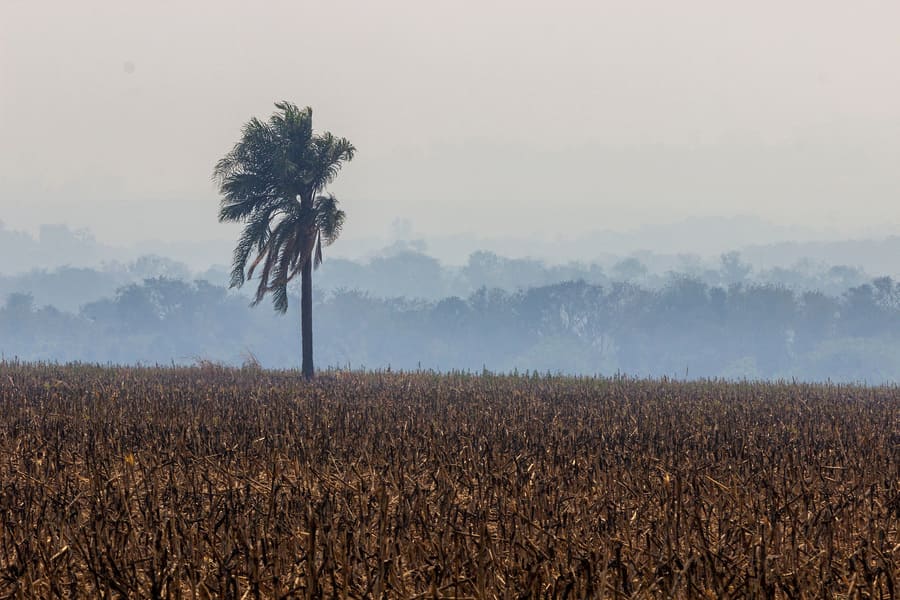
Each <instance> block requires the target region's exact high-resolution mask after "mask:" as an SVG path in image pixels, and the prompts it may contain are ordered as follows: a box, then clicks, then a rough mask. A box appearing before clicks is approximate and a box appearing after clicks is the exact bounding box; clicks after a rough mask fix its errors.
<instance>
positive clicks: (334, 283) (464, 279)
mask: <svg viewBox="0 0 900 600" xmlns="http://www.w3.org/2000/svg"><path fill="white" fill-rule="evenodd" d="M667 267H671V268H667ZM315 277H316V285H317V286H318V289H317V295H316V301H315V308H314V314H315V319H316V329H315V339H316V345H317V353H318V357H319V363H320V364H321V365H322V366H332V367H338V368H347V367H350V368H363V367H364V368H388V367H390V368H393V369H438V370H450V369H467V370H481V369H484V368H486V369H489V370H493V371H514V370H518V371H520V372H523V371H532V372H534V371H536V372H539V373H546V372H548V371H549V372H554V373H555V372H563V373H580V374H596V373H602V374H611V373H617V372H621V373H626V374H631V375H637V376H663V375H665V376H669V377H678V378H685V377H687V378H694V377H726V378H751V379H756V378H797V379H804V380H826V379H830V380H833V381H866V382H869V383H882V382H897V381H898V378H900V284H898V282H896V281H894V280H893V279H892V278H890V277H885V276H881V277H879V276H876V275H874V274H869V273H866V272H864V271H863V270H861V269H859V268H855V267H849V266H827V265H821V264H815V263H811V262H808V261H807V262H799V263H797V264H796V265H794V266H793V267H790V268H770V269H765V270H757V269H754V268H753V266H751V265H750V264H748V263H746V262H744V261H743V260H742V258H741V256H740V255H739V254H737V253H730V254H725V255H723V256H721V257H720V258H719V259H717V260H716V261H702V260H700V259H697V258H692V257H680V258H670V259H668V263H666V262H664V261H662V260H661V259H660V258H659V257H655V258H654V257H652V256H651V257H644V258H643V259H642V257H638V256H630V257H624V258H619V259H617V260H614V261H611V262H609V264H603V265H601V264H580V263H570V264H566V265H547V264H544V263H542V262H540V261H536V260H525V259H508V258H504V257H501V256H498V255H496V254H493V253H490V252H476V253H474V254H472V255H471V256H470V257H469V260H468V261H467V263H466V264H465V265H463V266H461V267H447V266H445V265H442V264H441V263H440V262H439V261H437V260H435V259H434V258H432V257H430V256H427V255H426V254H424V253H423V252H421V251H419V250H418V249H416V248H415V247H410V246H399V247H395V248H393V249H392V250H391V251H390V252H385V253H383V254H382V255H380V256H378V257H376V258H373V259H371V260H369V261H367V262H354V261H349V260H341V259H330V260H326V262H325V265H324V266H323V268H322V269H321V270H320V271H318V272H317V274H316V276H315ZM225 281H227V271H226V269H224V268H222V267H220V268H213V269H210V270H208V271H205V272H202V273H198V272H194V271H191V270H189V269H188V268H187V267H185V266H184V265H181V264H180V263H177V262H175V261H171V260H168V259H164V258H159V257H152V256H148V257H143V258H141V259H138V260H136V261H132V262H130V263H127V264H119V263H110V264H107V265H106V266H104V267H102V268H74V267H60V268H56V269H52V270H32V271H28V272H25V273H20V274H17V275H9V276H0V298H3V304H2V308H0V352H2V353H3V355H4V357H5V358H6V359H12V358H14V357H18V358H19V359H23V360H44V361H88V362H99V363H107V362H114V363H138V362H140V363H145V364H148V363H149V364H153V363H161V364H169V363H172V362H175V363H192V362H198V361H214V362H222V363H227V364H241V363H242V362H244V361H251V362H252V361H258V362H259V363H261V364H262V365H263V366H265V367H272V368H293V367H295V366H297V365H298V363H299V343H300V342H299V315H298V308H297V298H298V293H297V291H296V290H295V291H294V292H292V294H293V296H292V298H291V301H292V303H293V304H292V306H291V309H290V310H289V313H288V315H287V316H279V315H276V314H274V313H273V311H272V310H271V307H270V306H269V305H268V303H264V304H263V305H261V306H258V307H256V308H250V307H249V306H248V305H249V298H248V297H247V296H246V295H244V294H243V293H238V292H234V291H230V290H227V289H226V288H225V286H224V282H225Z"/></svg>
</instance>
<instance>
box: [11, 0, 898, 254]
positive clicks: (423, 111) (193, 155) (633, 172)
mask: <svg viewBox="0 0 900 600" xmlns="http://www.w3.org/2000/svg"><path fill="white" fill-rule="evenodd" d="M898 24H900V2H896V0H884V1H872V0H854V1H853V2H847V1H846V0H841V1H829V0H816V1H802V2H801V1H791V0H778V1H768V0H765V1H763V0H759V1H755V2H731V1H723V0H710V1H699V0H680V1H678V2H671V1H658V2H649V1H641V0H623V1H616V2H609V1H592V2H573V1H557V2H553V3H550V2H531V1H523V0H517V1H514V2H513V1H510V2H497V1H490V0H480V1H468V0H466V1H461V0H457V1H454V2H436V1H423V0H379V1H378V2H370V1H365V2H363V1H345V2H333V1H315V2H313V1H298V0H294V1H291V2H256V3H251V2H246V1H242V2H226V1H222V0H216V1H211V0H204V1H202V2H201V1H192V2H170V1H155V2H134V1H125V0H116V1H91V0H79V1H78V2H66V1H62V0H58V1H52V2H37V1H35V0H28V1H22V0H0V220H2V221H4V222H5V223H6V225H7V226H8V227H13V228H20V229H32V230H33V229H34V228H36V226H37V225H38V224H40V223H67V224H69V225H71V226H73V227H90V228H91V229H92V230H94V231H95V232H96V234H97V237H98V238H99V239H101V240H103V241H105V242H109V243H115V244H122V243H128V242H130V241H133V240H140V239H149V238H158V239H163V240H187V239H213V238H224V237H229V236H231V235H232V232H231V230H229V229H227V228H226V227H225V226H222V225H219V224H218V223H217V222H216V218H215V215H216V207H217V196H216V192H215V189H214V187H213V184H212V182H211V181H210V179H209V175H210V171H211V168H212V166H213V164H214V163H215V161H216V160H217V159H218V158H219V157H220V156H221V155H222V154H223V153H225V152H226V151H227V150H228V149H229V148H230V146H231V145H232V144H233V143H234V141H235V140H236V139H237V136H238V133H239V130H240V127H241V125H242V124H243V123H244V122H245V121H246V120H247V119H248V118H249V117H250V116H253V115H257V116H260V117H266V116H268V115H269V114H270V113H271V111H272V103H273V102H274V101H276V100H280V99H288V100H291V101H293V102H295V103H297V104H300V105H311V106H312V107H313V108H314V110H315V124H316V127H317V128H318V129H328V130H331V131H332V132H333V133H335V134H338V135H342V136H346V137H348V138H350V139H351V140H352V141H353V142H354V143H355V144H356V146H357V148H358V150H359V154H358V156H357V158H356V160H354V162H353V163H352V164H350V165H349V166H348V167H347V168H346V170H345V171H344V173H343V174H342V175H341V177H340V178H339V181H338V183H337V184H336V185H335V187H334V191H335V192H336V193H337V194H338V196H339V197H340V198H341V199H342V200H343V202H344V205H345V208H346V210H347V211H348V213H349V221H348V225H347V229H346V231H345V235H346V236H347V237H348V238H365V237H368V236H372V235H384V234H385V233H386V232H387V231H388V229H389V227H390V224H391V222H393V221H394V220H395V219H397V218H406V219H409V220H410V221H411V222H412V223H413V225H414V228H415V230H416V232H417V233H418V234H421V235H424V236H426V237H427V236H428V235H446V234H449V233H454V232H464V231H468V232H474V233H476V234H478V235H487V236H503V235H517V236H522V235H523V234H524V235H529V234H532V233H533V234H535V235H539V236H542V237H547V238H553V237H557V236H560V235H567V234H574V233H584V232H588V231H591V230H597V229H607V228H611V229H629V228H637V227H640V226H642V225H647V224H654V223H660V222H667V221H676V220H679V219H681V218H683V217H688V216H704V215H725V216H728V215H755V216H758V217H762V218H764V219H768V220H771V221H774V222H778V223H779V224H781V225H785V226H796V225H801V224H803V225H806V226H810V227H815V228H821V229H823V230H826V229H827V230H829V231H831V232H833V233H835V234H838V235H855V234H857V233H859V232H861V231H868V230H877V231H878V232H893V233H900V169H898V165H900V69H898V65H900V34H898Z"/></svg>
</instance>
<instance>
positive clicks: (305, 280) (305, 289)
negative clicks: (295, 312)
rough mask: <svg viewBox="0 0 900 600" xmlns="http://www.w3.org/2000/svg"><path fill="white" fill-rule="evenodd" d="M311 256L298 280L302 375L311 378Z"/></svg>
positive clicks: (312, 372)
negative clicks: (299, 280)
mask: <svg viewBox="0 0 900 600" xmlns="http://www.w3.org/2000/svg"><path fill="white" fill-rule="evenodd" d="M312 270H313V261H312V256H310V257H309V259H308V260H307V261H306V264H305V265H303V273H302V279H301V282H300V337H301V338H302V344H301V345H302V352H303V377H305V378H306V379H312V377H313V374H314V371H313V334H312Z"/></svg>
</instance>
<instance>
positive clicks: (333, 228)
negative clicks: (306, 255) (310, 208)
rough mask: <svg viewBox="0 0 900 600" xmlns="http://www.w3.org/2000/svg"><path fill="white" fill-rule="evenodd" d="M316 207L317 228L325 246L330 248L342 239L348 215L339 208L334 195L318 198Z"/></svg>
mask: <svg viewBox="0 0 900 600" xmlns="http://www.w3.org/2000/svg"><path fill="white" fill-rule="evenodd" d="M314 206H315V208H314V210H315V212H316V228H317V229H318V230H319V233H320V234H321V236H322V238H323V240H324V242H325V245H326V246H330V245H331V244H333V243H334V242H335V241H336V240H337V239H338V237H340V235H341V229H343V227H344V219H345V217H346V215H345V213H344V211H343V210H341V209H340V208H338V200H337V198H335V197H334V195H333V194H327V195H324V196H319V197H317V198H316V202H315V205H314Z"/></svg>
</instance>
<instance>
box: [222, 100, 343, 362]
mask: <svg viewBox="0 0 900 600" xmlns="http://www.w3.org/2000/svg"><path fill="white" fill-rule="evenodd" d="M275 107H276V108H277V111H276V112H275V113H274V114H273V115H272V116H271V117H270V118H269V121H268V122H263V121H260V120H258V119H256V118H253V119H251V120H250V121H249V122H247V124H246V125H244V129H243V132H242V134H241V139H240V140H239V141H238V143H237V144H235V146H234V148H233V149H232V150H231V152H229V153H228V154H226V155H225V157H224V158H222V159H221V160H220V161H219V162H218V163H217V164H216V167H215V170H214V173H213V176H214V177H215V178H216V180H217V181H218V183H219V189H220V192H221V194H222V201H221V207H220V210H219V220H220V221H223V222H238V223H243V224H244V229H243V231H242V233H241V236H240V238H239V239H238V243H237V247H236V248H235V250H234V261H233V267H232V272H231V286H232V287H240V286H241V285H243V284H244V282H245V281H247V280H249V279H252V277H253V273H254V271H255V270H256V269H257V267H260V276H259V287H258V288H257V290H256V298H255V300H254V304H258V303H259V302H260V301H262V299H263V297H264V296H265V295H266V293H268V292H271V293H272V298H273V303H274V305H275V310H277V311H279V312H281V313H284V312H286V311H287V307H288V294H287V285H288V282H290V281H291V280H292V279H293V278H294V277H295V276H296V275H297V274H301V294H300V295H301V299H300V313H301V319H300V320H301V326H300V329H301V337H302V355H303V361H302V363H303V364H302V368H303V375H304V376H305V377H306V378H311V377H312V376H313V345H312V269H313V267H314V266H318V265H319V263H321V261H322V244H323V242H324V244H325V245H329V244H331V243H332V242H334V241H335V240H336V239H337V237H338V235H340V232H341V226H342V225H343V223H344V211H342V210H340V209H339V208H338V201H337V200H336V199H335V197H334V196H333V195H330V194H324V195H323V193H324V191H325V187H326V186H327V185H328V184H329V183H331V182H332V181H333V180H334V178H335V177H336V176H337V174H338V171H339V170H340V168H341V165H342V164H343V163H344V162H346V161H350V160H351V159H352V158H353V155H354V153H355V151H356V150H355V148H354V147H353V145H352V144H351V143H350V142H349V141H348V140H346V139H344V138H337V137H334V136H333V135H332V134H331V133H327V132H326V133H323V134H317V133H314V132H313V128H312V109H310V108H309V107H307V108H304V109H299V108H297V107H296V106H294V105H293V104H290V103H288V102H279V103H276V104H275ZM254 254H255V255H256V258H255V259H253V260H252V261H251V256H252V255H254ZM248 263H249V266H248Z"/></svg>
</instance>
